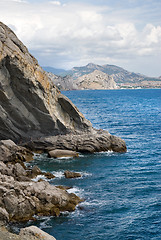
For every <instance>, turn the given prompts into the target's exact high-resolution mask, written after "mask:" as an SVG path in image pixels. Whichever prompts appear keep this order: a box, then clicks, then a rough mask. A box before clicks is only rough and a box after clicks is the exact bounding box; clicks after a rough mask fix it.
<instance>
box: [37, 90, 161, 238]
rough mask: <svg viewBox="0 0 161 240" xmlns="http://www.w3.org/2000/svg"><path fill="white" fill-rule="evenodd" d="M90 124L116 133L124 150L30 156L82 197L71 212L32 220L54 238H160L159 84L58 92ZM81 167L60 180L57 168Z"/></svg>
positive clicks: (160, 148)
mask: <svg viewBox="0 0 161 240" xmlns="http://www.w3.org/2000/svg"><path fill="white" fill-rule="evenodd" d="M63 93H64V94H65V95H66V96H68V97H69V98H70V99H71V100H72V101H73V103H75V104H76V106H77V107H78V108H79V110H80V111H81V112H82V113H83V114H84V115H85V117H86V118H87V119H89V120H90V121H91V122H92V123H93V126H94V127H96V128H102V129H106V130H108V131H109V132H110V133H111V134H114V135H117V136H120V137H122V138H123V139H124V140H125V141H126V144H127V148H128V151H127V153H124V154H118V153H113V152H105V153H95V154H84V155H83V154H81V155H80V157H79V158H76V159H64V160H59V159H58V160H55V159H48V158H47V156H46V155H45V154H44V155H36V156H35V161H34V163H33V164H35V163H36V164H37V165H38V166H39V167H40V168H41V169H42V170H46V171H51V172H53V173H54V174H55V175H56V178H55V179H53V180H52V181H51V184H54V185H66V186H70V187H71V189H70V190H68V191H69V192H74V193H76V194H77V195H78V196H80V197H82V198H84V200H85V201H84V202H83V203H81V204H80V205H79V206H78V207H77V209H76V211H75V212H72V213H64V214H62V215H61V216H60V217H50V218H48V217H44V218H41V219H39V220H38V221H37V222H36V224H37V226H39V227H41V228H42V229H43V230H45V231H46V232H48V233H49V234H51V235H53V236H54V237H55V238H56V239H57V240H82V239H83V240H89V239H90V240H137V239H139V240H143V239H145V240H158V239H161V89H137V90H100V91H99V90H92V91H90V90H88V91H67V92H63ZM65 170H71V171H76V172H81V173H82V174H83V177H82V178H77V179H65V178H64V176H63V172H64V171H65Z"/></svg>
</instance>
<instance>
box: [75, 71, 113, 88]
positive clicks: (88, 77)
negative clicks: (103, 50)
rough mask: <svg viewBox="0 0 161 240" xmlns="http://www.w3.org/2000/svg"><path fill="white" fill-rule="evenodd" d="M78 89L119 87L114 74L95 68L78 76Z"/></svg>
mask: <svg viewBox="0 0 161 240" xmlns="http://www.w3.org/2000/svg"><path fill="white" fill-rule="evenodd" d="M75 82H76V85H77V87H78V89H82V90H83V89H117V85H116V83H115V81H114V79H113V77H112V76H110V75H108V74H106V73H104V72H102V71H99V70H94V71H93V72H91V73H89V74H85V75H83V76H81V77H78V78H77V80H76V81H75Z"/></svg>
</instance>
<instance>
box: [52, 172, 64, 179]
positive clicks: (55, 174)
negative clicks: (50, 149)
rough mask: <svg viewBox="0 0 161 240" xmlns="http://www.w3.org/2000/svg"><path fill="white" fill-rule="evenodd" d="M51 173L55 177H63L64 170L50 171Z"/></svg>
mask: <svg viewBox="0 0 161 240" xmlns="http://www.w3.org/2000/svg"><path fill="white" fill-rule="evenodd" d="M52 174H53V175H54V176H55V177H56V178H63V177H65V176H64V171H52Z"/></svg>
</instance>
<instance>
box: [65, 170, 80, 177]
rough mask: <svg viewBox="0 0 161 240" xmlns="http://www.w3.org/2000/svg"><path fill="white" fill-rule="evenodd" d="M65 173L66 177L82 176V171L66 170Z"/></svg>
mask: <svg viewBox="0 0 161 240" xmlns="http://www.w3.org/2000/svg"><path fill="white" fill-rule="evenodd" d="M64 175H65V177H66V178H78V177H81V176H82V175H81V174H80V173H77V172H70V171H65V172H64Z"/></svg>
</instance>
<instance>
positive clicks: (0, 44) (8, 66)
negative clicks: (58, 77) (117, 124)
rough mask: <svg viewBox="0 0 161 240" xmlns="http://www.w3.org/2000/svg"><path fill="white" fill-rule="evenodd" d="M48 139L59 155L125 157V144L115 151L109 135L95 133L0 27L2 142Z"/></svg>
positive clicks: (0, 135) (24, 48)
mask: <svg viewBox="0 0 161 240" xmlns="http://www.w3.org/2000/svg"><path fill="white" fill-rule="evenodd" d="M99 135H100V136H99ZM48 136H52V137H53V139H54V136H56V139H58V142H59V147H58V148H59V149H68V150H75V151H90V152H93V151H107V150H111V149H112V150H113V149H114V151H115V150H116V151H119V152H123V151H126V145H125V142H124V141H122V143H121V140H120V139H119V138H118V144H115V145H118V147H112V137H111V135H110V134H109V133H107V132H104V135H103V134H102V133H99V132H98V131H96V130H95V129H93V128H92V124H91V123H90V122H89V121H88V120H86V119H85V118H84V116H83V115H82V114H81V113H80V112H79V110H78V109H77V108H76V107H75V106H74V105H73V103H72V102H71V101H70V100H69V99H68V98H67V97H65V96H64V95H62V94H61V93H60V91H59V90H58V89H57V88H56V87H55V86H54V85H53V83H52V81H51V80H50V79H49V78H48V76H47V75H46V73H45V72H44V70H43V69H42V68H41V67H40V66H39V65H38V62H37V60H36V59H35V58H34V57H33V56H32V55H30V54H29V52H28V50H27V48H26V47H25V46H24V45H23V44H22V43H21V42H20V41H19V40H18V38H17V37H16V35H15V34H14V33H13V32H12V31H11V30H10V29H9V28H8V27H7V26H5V25H4V24H3V23H0V139H12V140H14V141H16V142H19V143H21V142H28V141H31V142H32V140H34V142H35V139H40V138H41V139H42V138H44V139H46V137H48ZM72 136H73V137H72ZM79 136H80V137H79ZM70 138H71V139H70ZM72 138H73V139H74V140H73V139H72ZM79 139H81V141H80V140H79ZM115 140H116V137H115ZM45 141H46V140H45ZM39 142H40V141H39ZM115 142H116V141H115ZM120 143H121V144H120ZM95 144H96V145H95ZM30 145H31V144H30ZM50 145H51V144H49V146H50ZM52 145H53V146H54V149H55V146H56V145H57V143H55V142H53V140H52ZM94 145H95V146H94ZM49 146H48V147H49ZM120 146H121V149H120ZM108 147H109V148H108ZM42 150H44V149H42ZM0 155H1V154H0Z"/></svg>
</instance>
